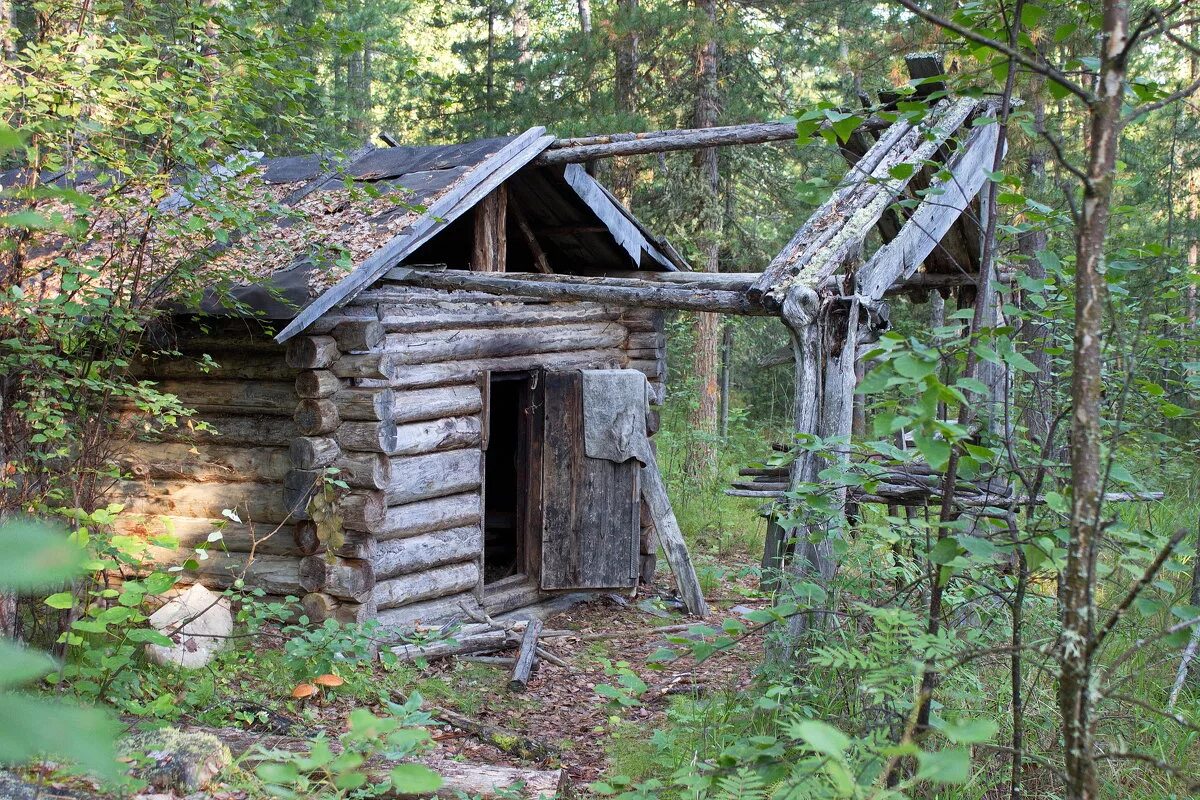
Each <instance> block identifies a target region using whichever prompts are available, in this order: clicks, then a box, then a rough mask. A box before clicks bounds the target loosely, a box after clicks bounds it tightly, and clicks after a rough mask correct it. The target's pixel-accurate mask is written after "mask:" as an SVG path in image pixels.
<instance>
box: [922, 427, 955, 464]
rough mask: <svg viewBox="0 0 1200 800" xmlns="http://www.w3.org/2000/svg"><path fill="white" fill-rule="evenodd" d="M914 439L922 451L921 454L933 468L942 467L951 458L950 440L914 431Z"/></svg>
mask: <svg viewBox="0 0 1200 800" xmlns="http://www.w3.org/2000/svg"><path fill="white" fill-rule="evenodd" d="M913 440H914V441H915V442H916V445H917V450H919V451H921V455H923V456H924V457H925V461H927V462H928V463H929V466H930V467H932V468H933V469H935V470H940V469H942V468H943V467H945V466H946V462H947V461H949V460H950V444H949V443H948V442H946V441H944V440H942V439H935V438H934V437H933V436H931V435H929V434H926V433H914V434H913Z"/></svg>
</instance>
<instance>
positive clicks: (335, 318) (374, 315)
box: [305, 297, 379, 336]
mask: <svg viewBox="0 0 1200 800" xmlns="http://www.w3.org/2000/svg"><path fill="white" fill-rule="evenodd" d="M359 299H360V298H358V297H356V298H355V301H356V302H354V303H351V304H348V305H345V306H341V307H339V308H335V309H333V310H332V311H330V312H329V313H327V314H322V315H321V317H320V318H319V319H316V320H313V322H312V324H311V325H309V326H308V327H307V328H305V332H306V333H308V334H311V335H313V336H317V335H328V334H331V333H333V329H334V328H336V327H337V326H338V325H340V324H342V323H343V322H361V321H370V320H377V319H379V313H378V312H377V311H376V310H375V306H374V304H371V303H365V304H364V303H360V302H357V301H358V300H359Z"/></svg>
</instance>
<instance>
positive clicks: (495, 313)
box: [379, 287, 621, 333]
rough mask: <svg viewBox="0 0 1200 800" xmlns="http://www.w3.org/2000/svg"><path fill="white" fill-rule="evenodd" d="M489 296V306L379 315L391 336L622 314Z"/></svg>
mask: <svg viewBox="0 0 1200 800" xmlns="http://www.w3.org/2000/svg"><path fill="white" fill-rule="evenodd" d="M397 288H399V289H404V288H406V287H397ZM487 297H488V300H489V301H490V302H488V303H447V302H441V303H437V304H434V305H431V304H418V303H411V302H410V303H385V304H381V305H380V306H379V314H380V319H381V322H382V323H383V327H384V329H385V330H386V331H387V332H388V333H416V332H421V331H436V330H445V329H454V330H465V329H471V328H503V327H510V326H513V325H566V324H573V323H583V322H604V321H609V322H611V321H615V320H616V319H617V318H618V317H619V316H620V315H621V311H620V308H618V307H616V306H606V305H602V304H598V303H583V302H572V303H545V302H542V303H524V302H521V303H509V302H501V301H500V300H499V298H497V297H495V296H494V295H487ZM442 299H443V301H444V299H445V297H444V295H443V298H442Z"/></svg>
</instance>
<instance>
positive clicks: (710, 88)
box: [688, 0, 722, 478]
mask: <svg viewBox="0 0 1200 800" xmlns="http://www.w3.org/2000/svg"><path fill="white" fill-rule="evenodd" d="M696 7H697V9H699V11H700V12H701V13H702V14H703V24H704V25H706V27H707V29H706V31H705V35H704V36H703V37H702V40H701V44H700V46H699V47H698V48H697V50H696V73H697V75H696V77H697V87H696V112H695V120H694V123H695V126H696V127H697V128H712V127H715V126H716V124H717V116H718V113H719V111H718V97H717V88H718V87H717V58H718V50H717V40H716V25H717V4H716V0H696ZM693 166H694V168H695V172H696V179H697V180H696V182H697V190H698V193H699V206H700V207H699V213H698V214H697V219H698V220H699V221H700V228H699V230H698V231H697V232H698V234H699V236H698V238H699V240H700V251H701V254H702V256H701V258H702V261H701V265H700V268H701V269H702V270H703V271H705V272H718V271H719V266H720V261H719V259H720V249H721V222H722V213H721V203H720V194H719V183H720V172H719V169H718V163H717V149H716V148H715V147H708V148H705V149H702V150H698V151H697V152H696V155H695V158H694V159H693ZM695 335H696V342H695V350H694V355H693V359H692V375H694V376H695V379H696V385H697V386H696V388H697V392H698V397H697V402H696V405H695V406H694V407H693V409H692V412H691V414H690V419H689V422H690V424H691V427H692V430H694V431H695V432H696V433H698V434H699V438H698V439H697V442H696V446H695V447H694V448H693V452H692V455H691V458H689V459H688V473H689V474H690V475H691V476H692V477H695V478H700V477H708V476H711V475H712V474H713V473H714V472H715V469H716V458H717V455H716V447H715V445H714V441H713V440H714V438H715V436H716V434H717V423H718V415H719V409H718V403H719V398H720V388H719V387H718V384H717V374H718V363H719V358H718V353H719V349H720V341H721V335H720V323H719V319H718V317H717V316H716V315H715V314H711V313H706V312H702V313H699V314H697V315H696V323H695Z"/></svg>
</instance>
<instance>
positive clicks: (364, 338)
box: [333, 320, 385, 353]
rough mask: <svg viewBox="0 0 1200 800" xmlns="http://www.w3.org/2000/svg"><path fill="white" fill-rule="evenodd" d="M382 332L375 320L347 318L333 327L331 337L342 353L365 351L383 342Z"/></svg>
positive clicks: (380, 326) (380, 325)
mask: <svg viewBox="0 0 1200 800" xmlns="http://www.w3.org/2000/svg"><path fill="white" fill-rule="evenodd" d="M384 333H385V331H384V329H383V325H382V324H380V323H379V322H378V321H376V320H347V321H345V322H339V323H338V324H337V325H336V326H335V327H334V329H333V338H334V339H335V340H336V341H337V345H338V350H340V351H341V352H343V353H366V352H370V351H371V350H374V349H376V348H377V347H379V346H380V345H381V344H383V337H384Z"/></svg>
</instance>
